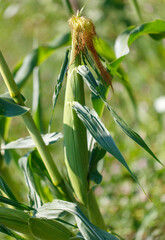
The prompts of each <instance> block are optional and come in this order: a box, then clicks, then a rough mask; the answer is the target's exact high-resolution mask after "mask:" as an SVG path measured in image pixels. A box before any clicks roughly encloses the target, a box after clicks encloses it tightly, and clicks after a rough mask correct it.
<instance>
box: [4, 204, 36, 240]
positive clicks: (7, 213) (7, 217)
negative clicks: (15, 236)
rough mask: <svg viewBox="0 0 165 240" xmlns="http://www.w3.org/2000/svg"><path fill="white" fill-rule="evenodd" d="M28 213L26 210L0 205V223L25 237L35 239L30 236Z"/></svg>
mask: <svg viewBox="0 0 165 240" xmlns="http://www.w3.org/2000/svg"><path fill="white" fill-rule="evenodd" d="M29 218H30V216H29V214H28V213H27V212H23V211H19V210H15V209H11V208H6V207H0V223H1V224H2V225H4V226H5V227H7V228H9V229H11V230H14V231H16V232H19V233H22V234H24V235H25V236H26V239H31V240H33V239H36V238H34V237H33V236H32V234H31V231H30V229H29V226H28V221H29Z"/></svg>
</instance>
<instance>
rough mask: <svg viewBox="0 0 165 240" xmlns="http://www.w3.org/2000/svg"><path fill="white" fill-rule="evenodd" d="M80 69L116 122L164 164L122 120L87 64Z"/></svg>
mask: <svg viewBox="0 0 165 240" xmlns="http://www.w3.org/2000/svg"><path fill="white" fill-rule="evenodd" d="M78 71H79V73H80V74H81V75H82V76H83V79H84V81H85V82H86V83H87V85H88V86H89V88H90V89H91V90H92V91H93V92H94V94H97V95H98V96H99V97H100V98H101V99H102V101H103V102H104V103H105V105H106V107H107V108H108V110H109V111H110V113H111V115H112V117H113V119H114V120H115V122H116V123H117V124H118V125H119V126H120V128H121V129H122V130H123V131H124V132H125V133H126V134H127V136H129V137H130V138H131V139H132V140H134V141H135V142H136V143H137V144H138V145H140V146H141V147H142V148H143V149H144V150H145V151H147V152H148V153H149V154H150V155H151V156H152V157H153V158H154V159H155V160H156V161H157V162H159V163H160V164H161V165H163V164H162V163H161V161H160V160H159V159H158V158H157V157H156V156H155V154H154V153H153V152H152V151H151V149H150V148H149V147H148V145H147V144H146V143H145V142H144V140H143V139H142V138H141V137H140V135H139V134H137V133H136V132H135V131H134V130H133V129H132V128H130V127H129V126H128V125H127V124H126V123H125V122H124V121H123V120H122V118H121V117H119V116H118V115H117V113H116V112H115V111H114V110H113V109H112V107H111V106H110V105H109V104H108V103H107V101H106V100H105V97H104V94H103V93H102V89H101V88H100V86H99V85H98V84H97V82H96V80H95V79H94V77H93V75H92V73H91V72H90V71H89V69H88V68H87V67H86V66H79V67H78Z"/></svg>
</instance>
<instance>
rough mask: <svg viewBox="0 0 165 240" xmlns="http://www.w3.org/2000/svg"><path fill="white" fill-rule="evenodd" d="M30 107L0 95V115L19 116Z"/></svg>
mask: <svg viewBox="0 0 165 240" xmlns="http://www.w3.org/2000/svg"><path fill="white" fill-rule="evenodd" d="M29 110H30V109H29V108H26V107H23V106H20V105H18V104H16V103H14V102H12V101H10V100H8V99H6V98H2V97H0V115H1V116H4V117H15V116H20V115H23V114H25V113H26V112H28V111H29Z"/></svg>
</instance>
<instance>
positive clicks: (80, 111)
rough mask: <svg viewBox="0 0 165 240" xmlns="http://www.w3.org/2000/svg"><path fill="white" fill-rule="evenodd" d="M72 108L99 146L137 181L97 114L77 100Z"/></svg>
mask: <svg viewBox="0 0 165 240" xmlns="http://www.w3.org/2000/svg"><path fill="white" fill-rule="evenodd" d="M73 109H74V110H75V111H76V113H77V115H78V117H79V118H80V120H81V121H82V122H83V123H84V125H85V126H86V128H87V129H88V131H89V132H90V133H91V135H92V136H93V138H94V139H95V140H96V141H97V142H98V143H99V144H100V146H101V147H102V148H103V149H105V150H106V151H107V152H109V153H110V154H112V155H113V156H114V157H115V158H116V159H118V160H119V161H120V162H121V163H122V164H123V166H124V167H125V168H126V169H127V170H128V171H129V173H130V174H131V176H132V177H133V178H134V179H135V181H137V178H136V177H135V175H134V174H133V173H132V171H131V170H130V168H129V167H128V165H127V163H126V161H125V159H124V157H123V156H122V154H121V152H120V151H119V149H118V147H117V146H116V144H115V142H114V140H113V138H112V137H111V135H110V133H109V132H108V130H107V129H106V128H105V126H104V125H103V123H102V122H101V120H100V119H99V116H97V113H96V112H94V113H93V112H92V111H90V110H89V108H87V107H86V106H82V105H81V104H80V103H78V102H75V104H74V105H73Z"/></svg>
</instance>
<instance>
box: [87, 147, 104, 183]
mask: <svg viewBox="0 0 165 240" xmlns="http://www.w3.org/2000/svg"><path fill="white" fill-rule="evenodd" d="M105 154H106V151H105V149H103V148H101V147H100V146H98V145H97V144H96V143H95V144H94V147H93V149H92V152H91V155H90V162H89V179H90V180H93V181H94V182H95V183H96V184H100V183H101V181H102V175H101V174H100V173H99V171H98V169H97V168H98V162H99V161H100V160H101V159H102V158H103V157H104V156H105Z"/></svg>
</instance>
